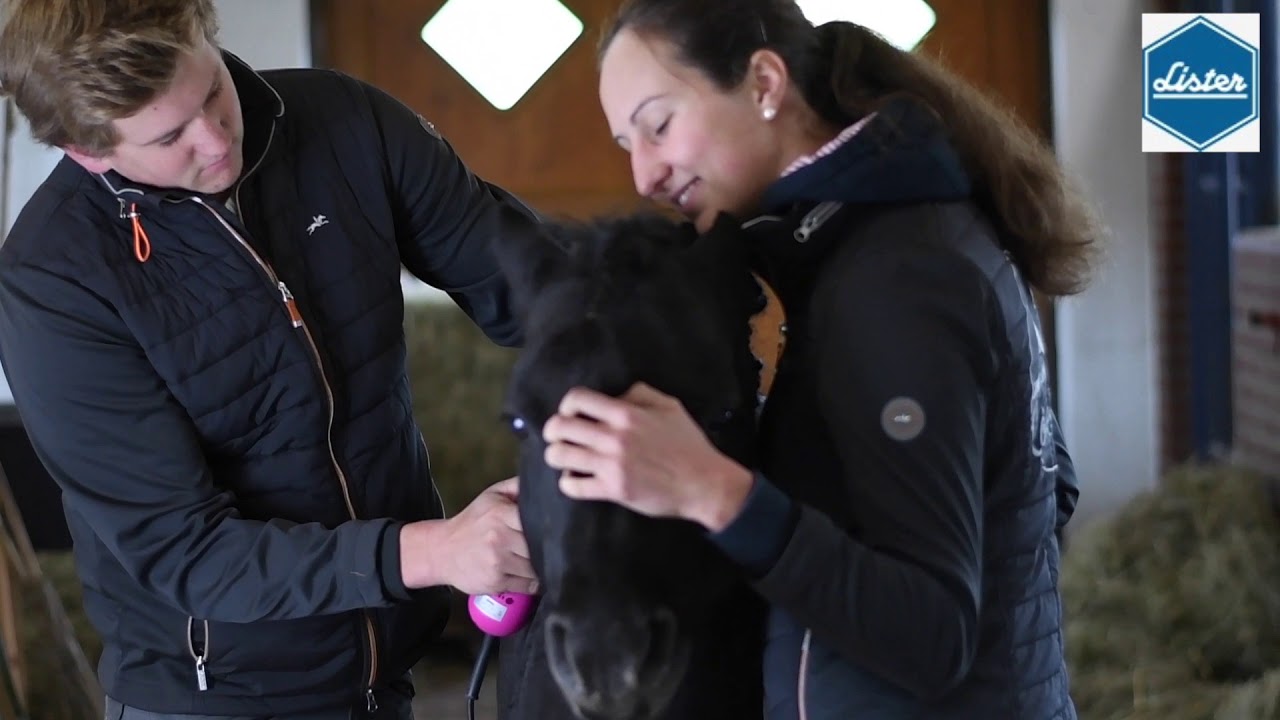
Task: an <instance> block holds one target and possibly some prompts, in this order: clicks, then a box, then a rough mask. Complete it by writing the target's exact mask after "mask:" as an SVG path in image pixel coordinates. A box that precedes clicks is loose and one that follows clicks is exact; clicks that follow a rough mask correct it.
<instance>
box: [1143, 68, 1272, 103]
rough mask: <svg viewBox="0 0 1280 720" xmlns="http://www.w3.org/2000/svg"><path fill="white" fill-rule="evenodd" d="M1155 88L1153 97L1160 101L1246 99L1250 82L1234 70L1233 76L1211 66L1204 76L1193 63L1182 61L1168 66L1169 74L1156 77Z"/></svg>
mask: <svg viewBox="0 0 1280 720" xmlns="http://www.w3.org/2000/svg"><path fill="white" fill-rule="evenodd" d="M1151 89H1152V90H1153V91H1154V92H1153V93H1152V95H1151V97H1153V98H1155V99H1157V100H1175V99H1180V98H1189V99H1205V100H1209V99H1213V98H1219V99H1227V100H1247V99H1248V98H1249V95H1248V93H1247V92H1246V91H1247V90H1248V89H1249V83H1247V82H1245V80H1244V78H1242V77H1240V76H1239V75H1237V74H1235V73H1232V74H1231V75H1230V76H1227V75H1219V74H1218V71H1217V70H1214V69H1210V70H1209V72H1207V73H1205V74H1204V76H1203V77H1201V76H1200V75H1198V74H1196V73H1195V72H1193V71H1192V69H1191V66H1190V65H1188V64H1186V63H1184V62H1182V61H1181V60H1179V61H1177V62H1175V63H1174V64H1173V65H1171V66H1169V73H1168V74H1167V75H1165V76H1164V77H1162V78H1157V79H1156V81H1155V82H1154V83H1152V84H1151Z"/></svg>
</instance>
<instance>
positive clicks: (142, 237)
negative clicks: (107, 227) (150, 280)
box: [120, 200, 151, 263]
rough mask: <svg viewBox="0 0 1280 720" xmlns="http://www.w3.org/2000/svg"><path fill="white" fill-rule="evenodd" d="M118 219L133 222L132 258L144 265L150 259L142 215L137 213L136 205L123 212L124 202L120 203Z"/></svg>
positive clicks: (131, 205)
mask: <svg viewBox="0 0 1280 720" xmlns="http://www.w3.org/2000/svg"><path fill="white" fill-rule="evenodd" d="M120 217H121V218H122V219H124V218H128V219H131V220H132V221H133V256H134V257H135V258H137V259H138V262H140V263H144V262H146V261H147V259H148V258H150V257H151V238H149V237H147V231H146V230H145V229H143V227H142V213H140V212H138V203H131V204H130V205H129V212H125V211H124V201H123V200H121V201H120Z"/></svg>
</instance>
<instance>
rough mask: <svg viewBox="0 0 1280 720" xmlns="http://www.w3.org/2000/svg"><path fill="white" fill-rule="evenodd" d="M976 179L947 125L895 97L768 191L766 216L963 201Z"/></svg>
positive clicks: (925, 111)
mask: <svg viewBox="0 0 1280 720" xmlns="http://www.w3.org/2000/svg"><path fill="white" fill-rule="evenodd" d="M971 192H972V183H971V182H970V179H969V176H968V173H966V172H965V170H964V166H963V164H962V163H961V161H960V157H959V155H957V153H956V151H955V150H954V148H953V147H952V145H951V143H950V141H949V140H948V138H947V133H946V130H945V128H944V127H943V126H942V124H941V123H940V122H939V121H938V120H937V119H936V118H935V117H934V116H933V115H932V114H931V113H929V112H928V111H927V110H926V109H924V108H923V107H921V106H920V105H919V104H918V103H915V102H912V101H909V100H893V101H890V102H889V103H888V104H886V105H885V106H884V107H883V108H881V109H880V110H879V111H878V112H877V113H876V115H875V117H873V118H872V119H871V120H870V122H868V123H867V125H866V127H865V128H863V129H862V130H861V131H860V132H858V133H857V134H856V135H854V136H853V137H852V138H850V139H849V140H848V142H846V143H844V144H843V145H841V146H840V147H838V148H836V150H835V151H834V152H833V153H831V154H830V155H827V156H825V157H822V158H819V159H818V160H817V161H816V162H814V163H813V164H811V165H808V166H806V167H803V168H801V169H799V170H797V171H795V172H793V173H791V174H789V175H787V176H786V177H784V178H781V179H779V180H778V181H777V182H775V183H774V184H773V185H772V186H770V187H769V189H768V190H767V191H766V192H765V196H764V199H763V201H762V204H761V208H762V211H763V212H764V213H766V214H773V213H785V212H786V211H787V210H788V209H790V208H791V207H793V206H794V205H796V204H798V203H799V204H808V203H815V202H824V201H836V202H840V203H845V204H883V203H899V202H928V201H948V200H959V199H963V198H967V197H969V195H970V193H971Z"/></svg>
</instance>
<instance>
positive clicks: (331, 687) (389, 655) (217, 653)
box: [0, 54, 528, 716]
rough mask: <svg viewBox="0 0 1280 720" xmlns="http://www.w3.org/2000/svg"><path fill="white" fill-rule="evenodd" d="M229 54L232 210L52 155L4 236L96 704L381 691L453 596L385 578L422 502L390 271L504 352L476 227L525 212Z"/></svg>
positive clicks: (423, 468) (324, 77) (286, 79)
mask: <svg viewBox="0 0 1280 720" xmlns="http://www.w3.org/2000/svg"><path fill="white" fill-rule="evenodd" d="M225 58H226V61H227V64H228V66H229V68H230V70H231V74H232V78H233V80H234V82H235V87H236V92H237V93H238V94H239V96H240V100H241V105H242V107H243V112H244V118H245V141H244V148H245V151H244V161H245V168H246V170H245V172H246V176H245V178H244V179H243V182H242V186H241V187H240V188H239V189H238V191H236V192H235V193H234V195H233V198H232V200H233V201H235V206H236V208H238V214H237V212H235V211H233V210H234V209H236V208H232V207H229V206H228V205H226V204H223V203H221V202H219V201H218V200H217V199H215V198H212V197H208V196H200V195H193V194H191V193H190V192H179V191H169V190H164V189H160V188H154V187H142V186H139V185H137V184H134V183H131V182H130V181H129V180H127V179H125V178H123V177H120V176H118V175H116V174H114V173H107V174H105V175H101V176H98V175H92V174H90V173H88V172H86V171H85V170H83V169H81V168H80V166H78V165H76V164H75V163H73V162H71V161H70V160H67V159H64V160H63V161H62V162H61V164H60V165H58V166H57V168H56V169H55V170H54V171H53V173H52V174H51V175H50V177H49V178H48V179H47V180H46V181H45V182H44V184H43V185H41V186H40V188H39V189H38V190H37V192H36V193H35V195H34V196H33V198H32V199H31V201H30V203H29V204H28V205H27V206H26V208H25V209H24V211H23V212H22V213H21V215H20V216H19V217H18V219H17V222H16V225H15V226H14V227H13V230H12V232H11V234H10V235H9V238H8V240H7V242H6V243H5V244H4V246H3V249H0V359H2V360H3V367H4V370H5V373H6V374H7V376H8V379H9V381H10V384H11V385H12V388H13V394H14V397H15V401H16V404H17V407H18V410H19V412H20V414H21V417H22V421H23V423H24V425H25V427H26V430H27V432H28V433H29V435H30V437H31V440H32V443H33V445H34V447H35V449H36V451H37V453H38V454H39V456H40V458H41V460H42V461H43V462H44V463H45V465H46V466H47V467H48V469H49V471H50V473H51V474H52V476H53V477H54V479H55V480H56V481H57V482H58V484H59V486H60V487H61V489H62V492H63V498H64V505H65V509H66V515H67V519H68V524H69V526H70V530H71V534H72V537H73V540H74V543H75V557H76V562H77V567H78V571H79V574H80V577H81V580H82V581H83V584H84V590H85V609H86V611H87V613H88V615H89V618H90V619H91V620H92V622H93V624H94V626H95V627H96V628H97V630H98V632H99V633H100V634H101V635H102V639H103V642H104V650H103V655H102V660H101V663H100V671H99V674H100V677H101V681H102V685H103V687H104V689H105V691H106V692H107V693H108V694H109V695H110V696H112V697H113V698H115V699H117V700H119V701H121V702H123V703H125V704H126V705H131V706H136V707H141V708H144V709H149V710H152V711H157V712H167V713H191V714H202V715H224V714H225V715H253V716H271V715H277V714H297V713H306V712H307V711H309V710H311V709H315V708H318V707H323V706H328V707H335V706H338V705H341V704H344V703H353V702H358V703H362V704H363V703H365V702H376V701H377V694H378V693H379V692H384V691H386V690H385V687H386V684H387V683H388V682H390V681H392V680H394V679H396V678H400V677H402V676H403V675H404V673H405V672H406V671H407V670H408V669H409V668H410V667H411V666H412V665H413V664H414V662H415V661H416V660H417V659H418V658H419V657H420V656H421V654H422V651H423V647H424V645H425V644H426V643H428V642H430V641H431V640H432V639H433V638H435V637H436V636H437V635H438V633H439V630H440V629H441V628H442V626H443V624H444V622H445V620H446V618H447V613H448V604H449V600H448V597H449V591H448V590H447V589H443V588H439V589H433V590H429V591H419V592H409V591H406V589H405V587H404V585H403V582H402V580H401V578H400V568H399V565H400V558H399V541H398V533H399V528H400V526H401V524H402V523H403V522H406V521H412V520H419V519H424V518H438V517H441V515H442V512H443V510H442V508H441V506H440V503H439V500H438V495H437V493H436V492H435V491H434V485H433V481H432V478H431V474H430V470H429V467H428V458H427V450H426V447H425V444H424V442H423V439H422V437H421V435H420V433H419V429H418V427H417V425H416V424H415V422H414V418H413V415H412V412H411V402H410V393H409V381H408V377H407V375H406V367H405V340H404V332H403V325H402V322H403V296H402V292H401V284H400V273H401V265H402V263H403V265H404V266H405V267H407V268H408V269H409V270H410V271H412V272H413V273H414V274H415V275H417V276H418V277H420V278H422V279H423V280H425V281H427V282H429V283H431V284H432V285H435V286H437V287H440V288H442V289H444V290H447V291H448V292H449V293H450V294H451V295H452V297H453V298H454V300H455V301H457V302H458V304H459V305H460V306H461V307H462V308H463V309H464V310H465V311H466V312H467V313H468V314H469V315H470V316H471V317H472V319H474V321H475V322H476V323H477V324H478V325H479V326H480V327H481V328H482V329H483V330H484V332H485V333H487V335H488V336H489V337H490V338H492V339H493V340H494V341H496V342H499V343H502V344H508V345H509V344H515V343H517V342H518V340H519V338H518V331H517V327H516V324H515V321H514V319H513V317H512V314H511V312H510V310H509V308H508V307H507V294H506V289H505V284H504V283H503V282H502V281H501V279H500V277H499V275H498V272H497V270H496V265H495V263H494V262H493V260H492V259H491V258H490V257H489V254H488V244H489V242H488V237H487V234H488V233H489V232H490V231H491V229H492V227H493V224H492V223H493V221H494V219H495V216H496V215H497V214H498V213H499V212H502V211H503V210H502V208H509V207H512V206H514V207H517V208H519V209H520V212H522V213H525V214H526V215H527V214H528V213H527V211H526V210H524V209H523V208H522V207H521V206H519V204H518V203H517V202H516V201H515V200H514V199H512V198H510V197H509V196H507V195H506V194H505V193H503V192H501V191H500V190H498V189H497V188H495V187H492V186H490V185H488V184H487V183H485V182H483V181H482V180H480V179H479V178H477V177H475V176H474V175H473V174H471V173H470V172H469V171H468V169H467V168H466V167H464V165H463V164H462V162H460V160H459V159H458V158H457V157H456V156H455V154H454V153H453V151H452V149H451V148H450V147H449V145H448V144H447V142H446V141H444V140H443V139H441V138H440V136H439V135H438V134H437V133H436V132H435V130H434V129H433V128H432V127H431V126H430V124H429V123H427V122H426V121H425V120H423V119H422V118H421V117H420V116H418V115H416V114H415V113H413V112H412V111H410V110H409V109H407V108H406V107H405V106H403V105H402V104H400V103H398V102H396V101H394V100H393V99H391V98H390V97H388V96H386V95H384V94H383V93H381V92H379V91H377V90H375V89H373V88H371V87H369V86H367V85H365V84H362V83H360V82H357V81H355V80H353V79H351V78H348V77H345V76H343V75H340V74H338V73H335V72H330V71H324V70H310V69H308V70H282V71H271V72H265V73H262V74H261V75H259V74H257V73H255V72H254V71H253V70H251V69H250V68H249V67H247V66H246V65H245V64H244V63H242V62H241V61H239V60H238V59H236V58H235V57H233V56H231V55H229V54H226V55H225ZM132 213H136V214H137V215H138V217H137V218H136V219H137V220H138V221H139V222H140V223H141V227H142V229H143V230H144V231H145V232H146V234H147V237H148V238H149V240H150V246H151V254H150V257H148V258H147V259H146V260H145V261H140V260H139V259H138V257H137V256H135V250H134V230H133V225H132V222H133V218H131V217H129V216H130V215H131V214H132ZM289 297H292V298H293V299H294V301H295V302H296V307H297V309H298V311H300V316H299V317H298V318H297V319H296V321H295V318H293V317H291V312H290V308H289V306H288V303H286V299H287V298H289ZM497 479H498V478H494V480H497Z"/></svg>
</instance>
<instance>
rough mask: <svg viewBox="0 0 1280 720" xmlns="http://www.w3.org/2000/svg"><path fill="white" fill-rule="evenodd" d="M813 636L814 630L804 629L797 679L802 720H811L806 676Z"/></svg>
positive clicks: (798, 702) (797, 703)
mask: <svg viewBox="0 0 1280 720" xmlns="http://www.w3.org/2000/svg"><path fill="white" fill-rule="evenodd" d="M812 638H813V631H812V630H805V631H804V641H803V642H801V643H800V677H799V678H798V679H797V688H796V705H797V706H798V707H797V708H796V709H797V711H798V712H799V714H800V720H809V701H808V699H807V698H805V693H806V692H807V691H808V688H807V687H806V685H807V684H808V683H806V682H805V676H807V675H808V674H809V642H810V641H811V639H812Z"/></svg>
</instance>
